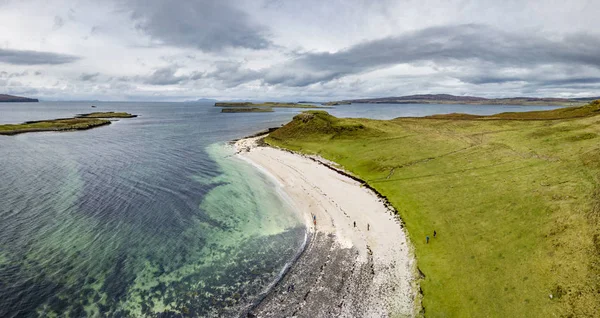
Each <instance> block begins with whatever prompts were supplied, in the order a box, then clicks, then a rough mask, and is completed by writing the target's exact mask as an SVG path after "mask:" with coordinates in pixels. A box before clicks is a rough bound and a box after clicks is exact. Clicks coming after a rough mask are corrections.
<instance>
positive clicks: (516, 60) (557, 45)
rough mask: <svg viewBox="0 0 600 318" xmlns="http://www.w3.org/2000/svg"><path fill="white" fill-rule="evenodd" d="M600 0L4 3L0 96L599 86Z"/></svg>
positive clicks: (559, 91) (517, 91) (525, 90)
mask: <svg viewBox="0 0 600 318" xmlns="http://www.w3.org/2000/svg"><path fill="white" fill-rule="evenodd" d="M599 12H600V1H598V0H587V1H586V0H569V1H564V0H556V1H551V0H546V1H533V0H531V1H522V0H518V1H517V0H515V1H513V0H498V1H486V0H473V1H469V0H456V1H454V0H438V1H429V0H416V1H412V0H409V1H401V0H395V1H386V0H380V1H378V0H365V1H361V0H355V1H351V0H328V1H322V0H304V1H303V0H247V1H243V0H240V1H233V0H218V1H217V0H189V1H163V0H114V1H113V0H102V1H87V0H72V1H68V0H65V1H61V0H45V1H42V0H39V1H29V0H0V93H9V94H16V95H24V96H31V97H38V98H40V99H45V100H67V99H78V100H81V99H100V100H173V101H182V100H194V99H198V98H217V99H256V100H261V99H262V100H265V99H272V100H291V101H295V100H297V99H310V100H319V101H320V100H334V99H344V98H359V97H383V96H399V95H407V94H419V93H450V94H456V95H477V96H485V97H509V96H552V97H579V96H598V95H600V28H598V25H599V23H598V19H599V15H598V13H599Z"/></svg>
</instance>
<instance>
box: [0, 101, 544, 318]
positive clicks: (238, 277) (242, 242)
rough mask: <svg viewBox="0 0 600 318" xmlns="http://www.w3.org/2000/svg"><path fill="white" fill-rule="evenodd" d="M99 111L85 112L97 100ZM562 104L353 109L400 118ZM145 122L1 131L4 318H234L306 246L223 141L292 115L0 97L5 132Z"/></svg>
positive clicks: (286, 214)
mask: <svg viewBox="0 0 600 318" xmlns="http://www.w3.org/2000/svg"><path fill="white" fill-rule="evenodd" d="M92 104H94V105H97V106H98V107H97V108H90V105H92ZM548 108H554V107H522V106H469V105H381V104H380V105H372V104H364V105H360V104H355V105H345V106H338V107H336V108H332V109H329V110H328V111H329V112H331V113H332V114H333V115H336V116H348V117H370V118H380V119H387V118H394V117H401V116H424V115H431V114H436V113H451V112H465V113H472V114H492V113H497V112H503V111H523V110H532V109H535V110H540V109H548ZM92 111H126V112H130V113H133V114H137V115H140V117H138V118H132V119H123V120H119V121H117V122H114V123H113V124H111V125H108V126H104V127H100V128H96V129H92V130H87V131H77V132H62V133H52V132H48V133H32V134H23V135H17V136H0V177H1V180H0V181H1V182H0V317H31V316H50V315H53V314H56V315H62V316H66V315H69V316H71V317H80V316H142V315H143V316H159V315H161V314H162V315H164V316H171V315H173V316H177V315H180V314H187V315H190V316H236V315H238V314H239V313H240V312H243V310H244V309H245V308H247V307H248V306H249V305H250V304H252V303H253V302H255V301H257V300H258V299H259V297H260V294H261V293H263V292H264V291H266V290H267V288H268V286H269V285H270V284H272V283H273V282H274V281H275V280H276V279H277V278H278V276H279V275H280V273H281V270H282V268H284V266H286V264H287V263H288V262H289V261H290V259H292V258H293V257H294V255H295V254H296V253H297V252H298V251H299V249H300V247H301V245H302V243H303V242H304V237H305V228H304V227H303V225H302V224H301V222H300V218H299V217H298V216H297V215H296V213H295V212H294V211H293V210H292V208H291V207H290V206H289V205H288V204H287V202H286V200H285V198H284V197H282V196H281V195H280V192H279V191H277V187H276V185H275V184H273V183H272V182H271V181H270V179H269V178H267V177H266V176H264V175H262V174H261V173H260V172H258V171H256V169H254V168H253V167H251V166H250V165H248V164H247V163H245V162H243V161H241V160H239V159H237V158H236V157H235V156H232V154H233V151H232V149H231V148H230V147H227V146H226V144H225V142H226V141H229V140H231V139H234V138H239V137H242V136H245V135H249V134H252V133H254V132H256V131H258V130H261V129H264V128H268V127H275V126H279V125H281V124H284V123H285V122H287V121H289V120H290V119H291V118H292V116H294V115H295V114H296V113H298V112H299V110H297V109H278V110H277V111H276V112H274V113H246V114H231V113H230V114H222V113H220V112H219V109H217V108H215V107H212V105H210V104H201V103H90V102H67V103H65V102H44V103H24V104H15V103H0V124H3V123H19V122H23V121H27V120H39V119H52V118H61V117H71V116H73V115H75V114H78V113H85V112H92Z"/></svg>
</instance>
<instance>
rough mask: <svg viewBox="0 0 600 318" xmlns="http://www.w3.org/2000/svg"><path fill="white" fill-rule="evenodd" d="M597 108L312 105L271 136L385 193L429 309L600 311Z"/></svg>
mask: <svg viewBox="0 0 600 318" xmlns="http://www.w3.org/2000/svg"><path fill="white" fill-rule="evenodd" d="M596 115H600V102H594V103H592V104H590V105H588V106H584V107H577V108H570V109H561V110H554V111H548V112H531V113H522V114H517V113H510V114H508V113H507V114H502V115H495V116H490V117H481V116H465V115H457V114H454V115H447V116H435V117H434V118H399V119H394V120H387V121H381V120H368V119H339V118H335V117H333V116H331V115H329V114H327V113H326V112H322V111H311V112H306V113H302V114H300V115H298V116H296V117H295V118H294V120H293V121H292V122H290V123H288V124H287V125H286V126H284V127H282V128H280V129H278V130H276V131H275V132H273V133H271V135H270V136H269V137H268V138H267V139H266V141H267V143H269V144H271V145H273V146H279V147H283V148H288V149H291V150H296V151H300V152H305V153H311V154H319V155H321V156H323V157H325V158H327V159H329V160H333V161H335V162H337V163H339V164H341V165H342V166H343V167H344V168H345V169H347V170H349V171H350V172H352V173H354V174H355V175H357V176H359V177H361V178H362V179H364V180H366V181H367V182H368V183H369V184H370V185H371V186H373V187H374V188H376V189H377V190H378V191H379V192H380V193H381V194H383V195H385V196H387V197H388V198H389V200H390V202H391V203H392V204H393V205H394V206H395V207H396V208H397V210H398V211H399V213H400V216H401V217H402V218H403V219H404V221H405V222H406V229H407V231H408V234H409V236H410V239H411V240H412V243H413V244H414V246H415V254H416V257H417V264H418V267H419V269H420V270H421V271H422V273H423V274H424V277H423V278H422V280H421V288H422V291H423V295H424V297H423V307H424V313H425V316H428V317H561V316H567V317H568V316H571V317H584V316H589V317H592V316H596V317H598V316H599V315H600V230H599V229H600V183H599V182H600V175H599V173H600V138H598V134H600V116H596ZM365 213H367V211H365ZM434 230H436V231H437V237H436V238H433V231H434ZM426 236H430V238H431V239H430V242H429V244H427V243H426V241H425V238H426Z"/></svg>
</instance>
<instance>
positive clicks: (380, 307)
mask: <svg viewBox="0 0 600 318" xmlns="http://www.w3.org/2000/svg"><path fill="white" fill-rule="evenodd" d="M263 137H264V136H262V137H253V138H246V139H242V140H239V141H237V142H236V144H235V146H236V148H237V151H238V155H239V156H240V157H242V158H244V159H246V160H247V161H249V162H251V163H253V164H254V165H256V166H257V167H259V168H260V169H261V170H263V171H265V172H266V173H268V174H270V175H271V176H272V177H274V178H275V179H276V180H277V182H278V183H279V184H280V185H281V187H282V189H283V190H284V191H285V193H286V194H287V195H289V197H290V198H291V200H292V202H293V204H294V205H295V207H296V208H297V209H298V211H300V212H301V213H302V215H303V216H304V217H305V219H306V223H307V225H308V227H309V228H310V231H311V241H310V242H309V244H308V246H307V247H306V250H305V252H304V253H303V254H302V256H301V257H300V258H299V259H298V261H297V262H296V264H295V265H294V266H293V267H292V268H291V270H290V272H289V273H288V274H287V275H286V276H285V277H284V278H283V279H282V281H281V282H280V283H279V284H278V286H276V288H274V290H273V291H272V292H271V294H270V295H268V296H267V297H266V298H265V299H264V300H263V302H262V303H261V304H259V305H258V306H257V307H256V308H255V309H254V310H253V311H252V313H251V314H249V315H250V316H258V317H282V316H296V317H331V316H336V317H398V316H401V317H406V316H408V317H410V316H414V314H415V299H416V295H417V292H416V290H417V287H416V286H415V261H414V255H413V254H412V252H411V249H410V244H409V242H408V240H407V237H406V234H405V233H404V230H403V229H402V227H401V224H400V221H399V220H398V219H397V217H396V216H395V215H394V214H393V212H392V211H390V210H389V209H388V208H387V207H386V206H385V204H384V203H383V201H382V200H381V199H380V198H379V197H378V196H377V195H376V194H375V193H374V192H372V191H371V190H369V189H367V188H365V187H362V186H361V184H360V183H359V182H357V181H355V180H353V179H351V178H349V177H347V176H344V175H342V174H340V173H338V172H336V171H334V170H332V169H330V168H328V167H327V166H325V165H323V164H320V163H318V162H316V161H315V160H312V159H311V158H308V157H306V156H302V155H298V154H294V153H291V152H288V151H284V150H279V149H275V148H272V147H259V146H257V140H258V139H260V138H263ZM313 215H314V216H315V217H316V226H314V225H313V218H312V216H313ZM355 222H356V226H355V225H354V224H355Z"/></svg>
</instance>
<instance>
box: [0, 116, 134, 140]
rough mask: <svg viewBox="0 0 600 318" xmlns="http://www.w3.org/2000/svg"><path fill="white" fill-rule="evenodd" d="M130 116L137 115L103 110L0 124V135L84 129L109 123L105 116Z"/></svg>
mask: <svg viewBox="0 0 600 318" xmlns="http://www.w3.org/2000/svg"><path fill="white" fill-rule="evenodd" d="M131 117H137V115H132V114H129V113H114V112H104V113H90V114H81V115H78V116H77V117H75V118H60V119H50V120H37V121H28V122H24V123H22V124H7V125H0V135H17V134H22V133H28V132H40V131H69V130H86V129H91V128H95V127H100V126H104V125H108V124H110V123H111V121H110V120H108V119H107V118H131Z"/></svg>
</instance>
